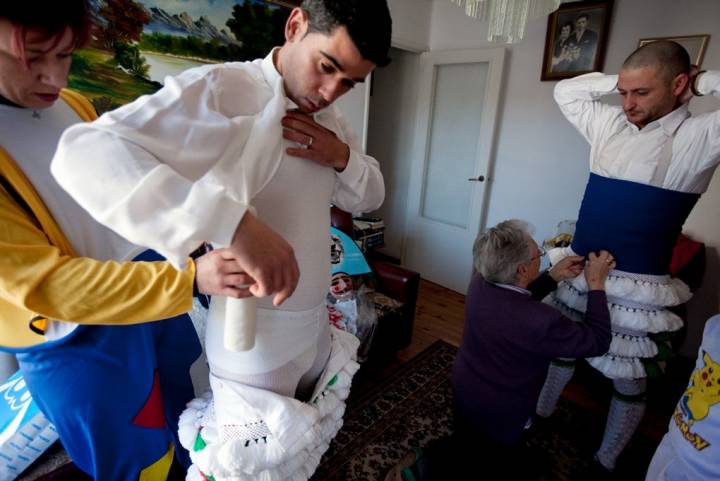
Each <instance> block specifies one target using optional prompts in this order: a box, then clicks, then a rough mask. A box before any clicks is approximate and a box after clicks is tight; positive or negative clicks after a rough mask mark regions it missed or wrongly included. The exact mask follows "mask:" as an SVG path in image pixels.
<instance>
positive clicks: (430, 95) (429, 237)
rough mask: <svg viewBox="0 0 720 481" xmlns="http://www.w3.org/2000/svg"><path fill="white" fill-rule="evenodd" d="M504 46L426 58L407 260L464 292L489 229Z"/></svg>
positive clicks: (410, 191)
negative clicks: (475, 247)
mask: <svg viewBox="0 0 720 481" xmlns="http://www.w3.org/2000/svg"><path fill="white" fill-rule="evenodd" d="M504 58H505V49H504V48H492V49H481V50H450V51H437V52H429V53H425V54H423V56H422V59H421V62H422V68H421V78H420V82H421V85H420V96H419V97H418V115H417V125H416V129H415V132H416V147H415V149H414V159H413V161H412V169H411V177H410V184H409V188H408V212H407V222H406V237H405V249H404V256H403V262H404V263H405V264H407V265H408V266H409V267H410V268H412V269H414V270H416V271H418V272H420V274H421V275H422V276H423V277H424V278H426V279H429V280H430V281H432V282H435V283H437V284H440V285H442V286H445V287H448V288H450V289H453V290H455V291H458V292H463V293H464V292H465V290H466V289H467V285H468V282H469V280H470V276H471V274H472V244H473V241H474V240H475V237H476V236H477V234H478V232H479V231H480V229H481V228H482V227H484V225H483V224H484V218H485V217H486V215H485V209H484V205H483V204H484V201H485V198H486V191H487V189H488V185H489V182H491V180H492V179H491V178H489V175H488V173H489V172H490V167H491V159H492V155H493V153H494V149H493V145H494V139H495V123H496V117H497V111H498V103H499V97H500V86H501V80H502V73H503V62H504Z"/></svg>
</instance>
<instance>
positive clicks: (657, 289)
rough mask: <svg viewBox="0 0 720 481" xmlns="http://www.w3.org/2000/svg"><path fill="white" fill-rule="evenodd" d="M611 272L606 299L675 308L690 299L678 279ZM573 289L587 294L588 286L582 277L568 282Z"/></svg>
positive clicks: (606, 287) (682, 283) (688, 293)
mask: <svg viewBox="0 0 720 481" xmlns="http://www.w3.org/2000/svg"><path fill="white" fill-rule="evenodd" d="M618 273H619V271H613V273H611V275H609V276H608V278H607V281H605V292H606V293H607V295H608V297H616V298H618V299H624V300H628V301H631V302H635V303H639V304H647V305H651V306H663V307H666V306H677V305H678V304H682V303H684V302H687V301H688V300H690V298H691V297H692V293H691V292H690V288H689V287H688V286H687V285H686V284H685V283H684V282H683V281H681V280H680V279H674V278H671V277H665V278H664V279H665V281H664V282H657V281H651V280H643V279H637V278H632V277H625V276H622V275H619V274H618ZM570 283H571V284H572V286H573V288H575V289H576V290H578V291H580V292H587V291H588V286H587V281H586V280H585V276H584V275H579V276H577V277H576V278H575V279H573V280H572V281H570Z"/></svg>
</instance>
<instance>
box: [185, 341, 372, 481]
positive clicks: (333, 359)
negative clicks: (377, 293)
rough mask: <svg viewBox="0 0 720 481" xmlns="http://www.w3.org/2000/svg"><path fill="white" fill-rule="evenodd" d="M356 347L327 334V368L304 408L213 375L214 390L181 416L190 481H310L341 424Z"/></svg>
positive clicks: (353, 343) (355, 343)
mask: <svg viewBox="0 0 720 481" xmlns="http://www.w3.org/2000/svg"><path fill="white" fill-rule="evenodd" d="M358 344H359V343H358V340H357V338H355V336H353V335H351V334H348V333H346V332H344V331H340V330H337V329H335V328H333V329H332V349H331V354H330V359H329V361H328V366H327V368H326V369H325V371H324V372H323V374H322V376H321V377H320V380H319V381H318V385H317V387H316V389H315V392H314V393H313V396H312V398H311V399H312V400H311V402H309V403H303V402H301V401H298V400H296V399H293V398H289V397H286V396H282V395H278V394H275V393H273V392H270V391H266V390H262V389H257V388H253V387H249V386H245V385H242V384H240V383H237V382H233V381H227V380H224V379H220V378H216V377H214V376H212V375H211V385H212V388H213V392H212V393H210V392H208V393H206V394H205V395H203V396H202V397H200V398H196V399H194V400H193V401H191V402H190V403H188V406H187V409H186V410H185V411H184V412H183V414H182V415H181V416H180V423H179V435H180V442H181V444H182V445H183V446H184V447H185V448H186V449H188V451H190V458H191V459H192V461H193V463H194V465H193V467H192V468H191V469H190V471H188V476H187V479H188V480H189V481H195V480H197V481H202V480H203V477H202V475H201V474H200V473H201V472H202V473H203V474H204V475H205V477H210V476H212V477H213V478H214V479H215V481H246V480H247V481H250V480H253V481H255V480H257V481H261V480H262V481H284V480H288V481H307V480H308V479H309V478H310V476H312V474H313V473H314V472H315V469H316V468H317V465H318V464H319V462H320V457H321V456H322V454H323V453H324V452H325V451H326V450H327V448H328V446H329V443H330V441H331V440H332V439H333V438H334V437H335V435H336V434H337V432H338V430H339V429H340V427H341V426H342V416H343V414H344V412H345V400H346V399H347V396H348V395H349V393H350V384H351V382H352V377H353V375H354V374H355V372H356V371H357V369H358V368H359V365H358V364H357V362H355V353H356V352H357V348H358ZM238 428H240V430H238ZM237 432H252V433H255V434H253V435H251V436H244V437H238V436H237Z"/></svg>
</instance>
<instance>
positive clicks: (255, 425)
mask: <svg viewBox="0 0 720 481" xmlns="http://www.w3.org/2000/svg"><path fill="white" fill-rule="evenodd" d="M390 35H391V20H390V14H389V10H388V7H387V4H386V2H385V0H344V1H339V0H305V1H304V2H303V3H302V6H301V7H299V8H295V9H293V10H292V12H291V13H290V16H289V18H288V21H287V24H286V27H285V36H286V42H285V44H284V45H283V46H282V47H280V48H277V49H274V50H273V51H272V52H270V54H269V55H268V56H267V57H266V58H264V59H259V60H256V61H254V62H245V63H227V64H220V65H211V66H205V67H200V68H196V69H192V70H189V71H187V72H185V73H183V74H181V75H179V76H177V77H175V78H172V79H168V80H167V82H166V84H165V87H164V88H163V89H161V90H160V91H159V92H158V93H156V94H155V95H152V96H149V97H143V98H140V99H138V100H137V101H136V102H133V103H132V104H130V105H127V106H125V107H122V108H120V109H118V110H116V111H114V112H111V113H109V114H106V115H104V116H103V117H101V118H100V119H99V120H98V121H97V122H95V123H93V124H89V125H86V126H80V127H79V128H72V129H69V130H68V131H67V132H66V134H65V135H64V136H63V139H62V140H61V142H60V146H59V149H58V153H57V155H56V157H55V159H54V163H53V172H54V174H55V175H56V177H57V179H58V181H59V182H60V183H61V184H62V185H63V186H64V187H65V188H66V189H67V190H68V192H69V193H70V194H71V195H72V196H74V197H75V198H76V199H77V200H78V202H79V203H80V204H81V205H82V206H83V207H85V208H86V209H87V210H88V211H89V212H90V213H91V214H92V215H93V216H94V217H96V218H97V219H99V220H100V221H101V222H103V223H105V224H106V225H108V226H110V227H112V228H113V229H114V230H116V231H117V232H119V233H120V234H121V235H123V236H124V237H126V238H128V239H130V240H132V241H133V242H136V243H139V244H141V245H145V246H148V247H152V248H153V249H155V250H157V251H158V252H160V253H161V254H163V255H165V256H166V257H167V258H168V259H170V260H171V261H174V262H176V263H177V264H181V263H182V260H183V259H184V258H185V256H186V255H187V252H189V251H191V250H193V249H194V248H195V247H196V246H197V245H198V244H199V243H201V242H203V241H209V242H212V243H214V244H216V245H220V246H229V248H230V250H231V252H233V253H234V254H235V255H236V256H237V257H238V260H239V262H240V263H241V265H242V267H243V268H244V271H245V272H246V273H247V274H248V275H250V276H251V277H252V279H253V282H252V283H251V285H250V287H249V288H248V289H246V294H247V295H254V296H256V297H258V298H259V299H258V313H257V317H258V322H257V337H256V342H255V346H254V347H253V348H252V349H251V350H249V351H244V352H233V351H230V350H228V349H225V347H224V345H223V339H222V337H223V332H222V327H223V323H222V317H223V316H222V312H223V308H224V306H225V300H224V299H223V298H221V297H215V298H213V302H212V305H211V309H210V319H209V322H208V332H207V335H206V350H207V354H208V361H209V364H210V369H211V385H212V388H213V400H212V403H210V402H209V398H203V399H198V400H197V401H196V402H194V403H191V405H190V407H189V410H188V411H187V412H186V415H184V417H183V418H182V419H181V428H180V435H181V440H183V444H184V445H185V446H186V447H187V448H188V449H191V457H192V458H193V461H194V462H195V464H196V467H197V468H198V469H199V471H193V473H192V476H194V477H195V478H196V479H201V478H200V477H201V476H205V477H210V476H212V477H214V478H215V479H216V480H220V479H226V478H228V477H231V476H238V475H240V474H241V473H242V474H243V475H248V474H251V475H252V476H274V477H277V479H286V478H288V479H289V477H290V476H291V475H292V476H295V478H293V479H296V478H298V479H300V478H304V479H307V478H308V477H309V476H310V475H311V474H312V473H313V472H314V469H315V467H316V466H317V463H318V462H319V458H320V455H321V454H322V452H323V451H324V450H325V449H327V446H328V442H329V440H330V439H332V437H333V436H334V434H335V433H336V432H337V429H339V427H340V425H341V415H342V411H343V409H344V398H345V397H346V396H347V393H348V391H349V383H350V379H351V377H352V374H353V373H354V371H355V370H356V369H357V364H356V363H355V362H354V360H353V359H352V358H353V356H354V351H355V349H356V347H357V346H356V340H354V338H351V337H350V338H349V337H347V336H348V335H346V334H345V333H341V332H335V333H333V335H332V336H331V333H330V329H329V323H328V318H327V312H326V310H325V306H324V298H325V295H326V294H327V290H328V287H329V281H330V251H329V233H328V228H329V225H330V210H329V206H330V203H331V202H332V203H334V204H335V205H338V206H339V207H341V208H343V209H345V210H348V211H353V212H357V211H368V210H373V209H375V208H377V207H378V206H379V205H380V204H381V202H382V200H383V197H384V184H383V180H382V175H381V173H380V170H379V166H378V163H377V161H376V160H375V159H373V158H372V157H370V156H367V155H364V154H363V153H362V151H361V148H360V146H359V145H358V143H357V142H356V141H355V139H354V137H353V135H352V134H351V133H350V132H349V130H348V129H347V127H346V125H345V123H344V122H343V120H342V118H341V116H340V115H339V112H338V111H337V110H335V109H334V108H333V107H332V106H331V104H332V103H333V102H334V101H335V100H336V99H337V98H338V97H340V96H341V95H343V94H344V93H346V92H347V91H348V90H350V89H351V88H352V87H353V86H354V85H355V84H356V83H358V82H362V81H364V79H365V78H366V77H367V76H368V75H369V74H370V72H371V71H372V70H373V69H374V68H375V67H376V66H382V65H385V64H387V63H388V59H387V53H388V50H389V46H390ZM89 159H92V160H89ZM90 180H92V182H89V181H90ZM251 205H252V209H251V207H250V206H251ZM251 210H252V211H251ZM299 274H302V276H300V277H299ZM298 277H299V282H298ZM269 296H272V298H271V297H269ZM281 304H282V305H281ZM296 398H299V399H301V400H307V401H309V403H304V402H300V401H298V400H297V399H296ZM212 406H214V409H212V408H211V407H212ZM273 479H276V478H273Z"/></svg>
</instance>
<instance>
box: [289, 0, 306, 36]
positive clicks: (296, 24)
mask: <svg viewBox="0 0 720 481" xmlns="http://www.w3.org/2000/svg"><path fill="white" fill-rule="evenodd" d="M307 29H308V19H307V14H306V13H305V11H304V10H303V9H302V8H300V7H295V8H293V9H292V12H290V16H289V17H288V19H287V22H286V23H285V40H286V41H288V42H296V41H298V40H302V38H303V37H304V36H305V34H306V33H307Z"/></svg>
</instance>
